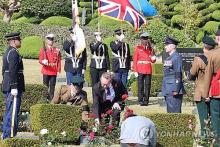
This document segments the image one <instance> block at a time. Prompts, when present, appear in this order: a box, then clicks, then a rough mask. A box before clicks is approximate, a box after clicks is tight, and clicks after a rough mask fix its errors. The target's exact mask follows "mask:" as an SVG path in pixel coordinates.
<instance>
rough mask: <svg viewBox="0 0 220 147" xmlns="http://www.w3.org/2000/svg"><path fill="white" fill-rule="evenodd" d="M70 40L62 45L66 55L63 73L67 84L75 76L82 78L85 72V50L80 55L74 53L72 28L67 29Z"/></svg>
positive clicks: (74, 35) (74, 37)
mask: <svg viewBox="0 0 220 147" xmlns="http://www.w3.org/2000/svg"><path fill="white" fill-rule="evenodd" d="M69 31H70V36H71V40H70V41H69V40H66V41H65V42H64V44H63V49H64V50H65V53H66V58H65V65H64V71H65V72H66V79H67V84H68V85H70V84H71V79H72V78H73V76H75V75H79V76H83V77H84V73H85V70H86V63H87V54H86V49H84V51H83V52H82V53H80V55H78V56H77V55H76V53H75V41H76V34H75V33H74V32H73V28H70V29H69Z"/></svg>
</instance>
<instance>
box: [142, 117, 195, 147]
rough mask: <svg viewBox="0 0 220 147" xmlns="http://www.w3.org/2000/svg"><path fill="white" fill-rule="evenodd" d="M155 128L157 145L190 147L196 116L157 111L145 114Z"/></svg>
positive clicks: (159, 146)
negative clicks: (190, 126) (191, 126)
mask: <svg viewBox="0 0 220 147" xmlns="http://www.w3.org/2000/svg"><path fill="white" fill-rule="evenodd" d="M145 116H146V117H148V118H150V119H151V120H152V121H153V122H154V124H155V125H156V128H157V147H192V146H193V142H194V140H193V135H194V132H193V131H194V130H191V129H190V128H189V122H190V123H191V124H193V125H194V126H195V124H196V118H195V116H194V115H191V114H174V113H173V114H172V113H157V114H146V115H145Z"/></svg>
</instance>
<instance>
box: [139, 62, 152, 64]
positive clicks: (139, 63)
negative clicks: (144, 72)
mask: <svg viewBox="0 0 220 147" xmlns="http://www.w3.org/2000/svg"><path fill="white" fill-rule="evenodd" d="M137 63H138V64H149V63H151V62H150V61H138V62H137Z"/></svg>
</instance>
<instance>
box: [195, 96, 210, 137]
mask: <svg viewBox="0 0 220 147" xmlns="http://www.w3.org/2000/svg"><path fill="white" fill-rule="evenodd" d="M196 106H197V110H198V114H199V121H200V130H201V132H200V134H201V136H206V135H207V134H206V129H205V127H206V124H205V122H204V120H208V117H209V102H205V100H201V101H199V102H196Z"/></svg>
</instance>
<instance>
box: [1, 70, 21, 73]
mask: <svg viewBox="0 0 220 147" xmlns="http://www.w3.org/2000/svg"><path fill="white" fill-rule="evenodd" d="M4 72H7V73H9V70H5V71H4ZM17 73H23V70H19V71H18V72H17Z"/></svg>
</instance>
